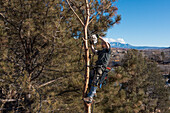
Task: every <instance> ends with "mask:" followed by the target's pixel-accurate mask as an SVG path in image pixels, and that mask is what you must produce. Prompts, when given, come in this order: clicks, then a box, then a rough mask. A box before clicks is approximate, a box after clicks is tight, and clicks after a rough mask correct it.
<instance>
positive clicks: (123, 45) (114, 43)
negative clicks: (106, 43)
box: [110, 42, 168, 49]
mask: <svg viewBox="0 0 170 113" xmlns="http://www.w3.org/2000/svg"><path fill="white" fill-rule="evenodd" d="M110 45H111V47H112V48H125V49H166V48H168V47H150V46H132V45H130V44H122V43H120V42H110Z"/></svg>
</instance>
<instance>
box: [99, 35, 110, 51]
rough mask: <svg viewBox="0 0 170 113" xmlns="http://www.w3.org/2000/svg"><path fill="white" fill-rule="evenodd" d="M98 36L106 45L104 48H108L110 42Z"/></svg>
mask: <svg viewBox="0 0 170 113" xmlns="http://www.w3.org/2000/svg"><path fill="white" fill-rule="evenodd" d="M98 38H99V39H100V40H102V42H104V44H105V45H106V48H107V49H109V48H110V44H109V43H108V42H106V41H105V40H104V39H103V38H102V37H101V36H98Z"/></svg>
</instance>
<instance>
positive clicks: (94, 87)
mask: <svg viewBox="0 0 170 113" xmlns="http://www.w3.org/2000/svg"><path fill="white" fill-rule="evenodd" d="M103 71H104V68H103V67H102V66H97V67H96V69H95V73H93V76H94V77H93V81H92V84H91V82H90V92H89V93H88V95H87V96H88V97H91V98H93V97H94V94H95V93H96V90H97V87H98V84H99V81H100V78H101V76H102V73H103ZM91 76H92V75H91ZM91 85H92V86H91Z"/></svg>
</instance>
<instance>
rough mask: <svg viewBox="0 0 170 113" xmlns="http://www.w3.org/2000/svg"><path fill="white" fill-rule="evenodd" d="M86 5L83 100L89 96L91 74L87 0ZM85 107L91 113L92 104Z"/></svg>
mask: <svg viewBox="0 0 170 113" xmlns="http://www.w3.org/2000/svg"><path fill="white" fill-rule="evenodd" d="M85 3H86V23H85V26H84V39H85V40H84V49H85V62H86V69H85V84H84V92H83V98H84V97H85V96H86V95H87V89H88V84H89V74H90V68H89V65H90V59H89V48H88V35H87V28H88V25H89V20H90V11H89V1H88V0H85ZM84 106H85V112H86V113H91V104H86V103H84Z"/></svg>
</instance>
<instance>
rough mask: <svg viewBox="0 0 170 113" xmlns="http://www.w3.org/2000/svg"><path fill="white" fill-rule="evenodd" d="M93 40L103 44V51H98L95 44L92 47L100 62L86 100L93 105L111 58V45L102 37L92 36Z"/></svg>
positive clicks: (97, 62)
mask: <svg viewBox="0 0 170 113" xmlns="http://www.w3.org/2000/svg"><path fill="white" fill-rule="evenodd" d="M91 38H92V42H93V43H96V40H97V38H98V39H100V40H101V41H102V42H101V45H102V50H96V49H95V48H94V45H93V44H92V45H91V49H92V52H93V53H94V54H97V55H98V60H97V61H96V66H95V74H94V77H93V80H92V83H91V88H90V92H89V93H88V95H87V97H86V98H84V101H85V102H87V103H92V101H93V97H94V95H95V94H96V90H97V87H98V85H99V82H100V78H101V76H102V74H103V72H104V70H106V68H107V65H108V62H109V58H110V55H111V47H110V44H109V43H108V42H106V41H105V40H104V39H103V38H102V37H101V36H98V35H92V37H91Z"/></svg>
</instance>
